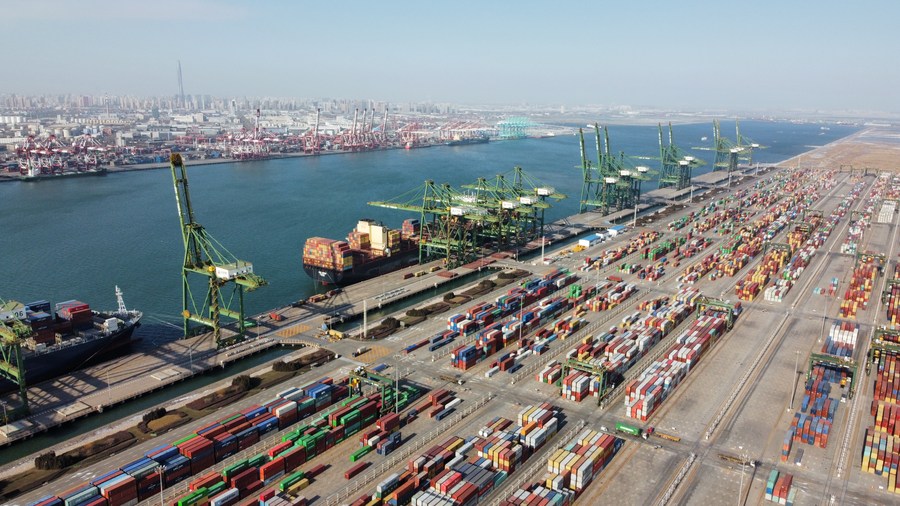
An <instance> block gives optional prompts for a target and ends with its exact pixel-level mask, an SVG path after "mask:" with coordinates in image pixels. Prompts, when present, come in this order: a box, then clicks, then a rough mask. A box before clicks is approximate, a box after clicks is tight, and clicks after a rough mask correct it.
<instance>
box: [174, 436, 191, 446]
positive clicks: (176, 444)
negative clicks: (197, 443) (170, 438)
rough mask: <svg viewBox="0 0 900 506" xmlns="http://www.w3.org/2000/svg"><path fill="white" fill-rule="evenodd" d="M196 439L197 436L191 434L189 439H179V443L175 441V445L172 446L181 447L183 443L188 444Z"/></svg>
mask: <svg viewBox="0 0 900 506" xmlns="http://www.w3.org/2000/svg"><path fill="white" fill-rule="evenodd" d="M196 437H197V435H196V434H191V435H189V436H188V437H185V438H181V439H179V440H178V441H175V442H174V443H172V446H178V445H180V444H181V443H187V442H188V441H190V440H191V439H194V438H196Z"/></svg>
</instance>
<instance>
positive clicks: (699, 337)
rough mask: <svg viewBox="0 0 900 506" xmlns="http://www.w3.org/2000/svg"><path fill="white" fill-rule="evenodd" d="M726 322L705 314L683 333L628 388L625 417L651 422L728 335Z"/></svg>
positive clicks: (718, 317)
mask: <svg viewBox="0 0 900 506" xmlns="http://www.w3.org/2000/svg"><path fill="white" fill-rule="evenodd" d="M726 329H727V323H726V320H725V318H723V317H721V316H718V315H712V314H704V315H701V316H700V317H699V318H698V319H697V320H696V321H694V322H693V323H692V324H691V326H690V327H689V328H688V329H687V330H685V331H684V332H682V333H681V334H680V335H679V336H678V337H677V338H676V340H675V344H673V345H672V347H671V348H669V350H668V351H667V352H666V353H665V355H663V356H662V357H661V358H659V359H658V360H656V361H654V362H653V363H651V364H650V365H649V366H648V367H647V368H646V369H645V370H644V371H643V372H642V373H641V375H640V376H639V377H638V378H636V379H634V380H632V381H631V382H629V383H628V384H627V386H626V387H625V416H627V417H629V418H633V419H636V420H641V421H647V419H648V418H649V417H650V416H652V414H653V413H654V412H655V411H656V409H657V408H659V406H660V405H662V402H663V401H664V400H665V399H666V398H668V397H669V395H670V394H671V393H672V392H673V391H674V390H675V388H676V387H677V386H678V384H679V383H681V381H682V380H683V379H684V378H685V377H686V376H687V374H688V373H689V372H690V370H691V368H692V367H693V366H694V365H695V364H696V363H697V362H698V361H699V360H700V358H701V357H702V356H703V354H704V353H706V351H707V350H709V348H710V347H711V346H712V344H713V343H714V342H715V341H716V340H718V338H719V337H720V336H721V335H722V334H723V333H724V332H725V331H726Z"/></svg>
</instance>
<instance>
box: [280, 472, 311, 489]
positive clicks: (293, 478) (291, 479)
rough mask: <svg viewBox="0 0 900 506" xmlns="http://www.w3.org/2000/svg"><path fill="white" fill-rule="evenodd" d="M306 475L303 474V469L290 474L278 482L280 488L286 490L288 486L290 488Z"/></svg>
mask: <svg viewBox="0 0 900 506" xmlns="http://www.w3.org/2000/svg"><path fill="white" fill-rule="evenodd" d="M305 476H306V475H305V474H303V471H297V472H296V473H293V474H290V475H288V477H287V478H285V479H283V480H281V481H279V482H278V490H280V491H282V492H284V491H286V490H287V489H288V488H290V486H291V485H293V484H294V483H297V482H298V481H300V480H302V479H303V478H304V477H305Z"/></svg>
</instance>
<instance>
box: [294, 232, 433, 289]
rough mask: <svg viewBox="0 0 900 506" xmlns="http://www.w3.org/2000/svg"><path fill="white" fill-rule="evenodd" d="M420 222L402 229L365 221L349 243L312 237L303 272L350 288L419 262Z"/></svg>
mask: <svg viewBox="0 0 900 506" xmlns="http://www.w3.org/2000/svg"><path fill="white" fill-rule="evenodd" d="M418 234H419V220H414V219H408V220H405V221H404V222H403V226H402V228H401V230H392V229H390V228H388V227H385V226H384V225H382V224H381V223H378V222H376V221H374V220H369V219H362V220H360V221H359V223H357V225H356V228H355V229H354V230H352V231H351V232H350V234H349V235H348V236H347V240H346V241H337V240H334V239H326V238H324V237H310V238H309V239H307V240H306V244H305V245H304V246H303V270H305V271H306V274H307V275H308V276H309V277H311V278H312V279H313V280H315V281H317V282H319V283H322V284H327V285H337V286H346V285H352V284H353V283H358V282H360V281H365V280H367V279H371V278H374V277H376V276H380V275H381V274H386V273H388V272H393V271H396V270H398V269H402V268H404V267H408V266H410V265H415V264H416V263H418V252H419V248H418V240H417V239H418Z"/></svg>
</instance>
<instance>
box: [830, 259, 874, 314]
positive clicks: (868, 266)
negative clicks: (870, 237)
mask: <svg viewBox="0 0 900 506" xmlns="http://www.w3.org/2000/svg"><path fill="white" fill-rule="evenodd" d="M877 276H878V266H877V265H876V264H875V261H874V259H872V258H868V259H865V260H860V261H858V262H857V264H856V267H854V268H853V274H852V276H851V278H850V286H848V287H847V290H846V291H845V292H844V300H842V301H841V307H840V310H839V314H840V315H841V318H856V314H857V312H859V311H860V310H862V311H865V310H866V308H867V307H868V304H869V299H870V297H871V296H872V290H873V289H874V288H875V278H876V277H877Z"/></svg>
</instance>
